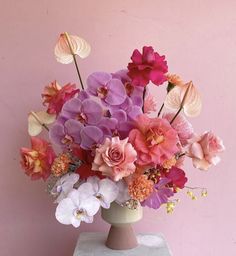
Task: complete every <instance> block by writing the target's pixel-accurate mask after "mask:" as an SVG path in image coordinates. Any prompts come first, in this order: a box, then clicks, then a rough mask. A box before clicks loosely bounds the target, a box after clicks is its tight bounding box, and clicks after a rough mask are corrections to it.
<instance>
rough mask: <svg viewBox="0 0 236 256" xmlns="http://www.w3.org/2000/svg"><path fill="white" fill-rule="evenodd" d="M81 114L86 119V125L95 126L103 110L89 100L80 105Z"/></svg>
mask: <svg viewBox="0 0 236 256" xmlns="http://www.w3.org/2000/svg"><path fill="white" fill-rule="evenodd" d="M82 112H83V113H85V115H86V117H87V118H88V120H87V123H88V124H97V123H98V122H99V121H100V120H101V118H102V113H103V109H102V107H101V105H100V104H98V103H97V102H95V101H94V100H91V99H86V100H84V101H83V103H82Z"/></svg>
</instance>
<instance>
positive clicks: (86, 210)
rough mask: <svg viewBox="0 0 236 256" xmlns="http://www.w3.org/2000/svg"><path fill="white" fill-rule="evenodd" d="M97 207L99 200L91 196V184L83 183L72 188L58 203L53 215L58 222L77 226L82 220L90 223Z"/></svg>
mask: <svg viewBox="0 0 236 256" xmlns="http://www.w3.org/2000/svg"><path fill="white" fill-rule="evenodd" d="M99 207H100V203H99V200H98V199H97V198H96V197H94V196H93V187H92V185H91V184H90V183H84V184H82V185H81V186H80V187H79V188H78V189H77V190H76V189H73V190H72V191H71V192H70V193H69V194H68V196H67V198H65V199H63V200H62V201H61V202H60V203H59V204H58V206H57V209H56V213H55V216H56V219H57V220H58V221H59V222H60V223H62V224H65V225H70V224H72V225H73V226H74V227H75V228H77V227H79V226H80V224H81V222H82V221H84V222H86V223H92V222H93V216H94V215H95V214H96V213H97V212H98V210H99Z"/></svg>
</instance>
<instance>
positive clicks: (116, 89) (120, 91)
mask: <svg viewBox="0 0 236 256" xmlns="http://www.w3.org/2000/svg"><path fill="white" fill-rule="evenodd" d="M107 87H108V89H109V90H108V94H107V96H106V98H105V102H106V103H108V104H109V105H120V104H122V103H123V102H124V101H125V99H126V92H125V88H124V85H123V84H122V82H121V81H120V80H118V79H112V80H111V81H109V82H108V84H107Z"/></svg>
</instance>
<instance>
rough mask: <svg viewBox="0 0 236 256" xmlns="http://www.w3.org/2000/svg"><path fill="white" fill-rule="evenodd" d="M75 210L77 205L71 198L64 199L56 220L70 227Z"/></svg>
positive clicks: (57, 209) (59, 206) (60, 204)
mask: <svg viewBox="0 0 236 256" xmlns="http://www.w3.org/2000/svg"><path fill="white" fill-rule="evenodd" d="M74 208H75V205H74V203H73V201H72V200H71V199H70V198H65V199H63V200H62V201H61V202H60V203H59V204H58V206H57V208H56V213H55V216H56V219H57V220H58V221H59V222H60V223H62V224H65V225H70V224H71V220H72V218H73V209H74Z"/></svg>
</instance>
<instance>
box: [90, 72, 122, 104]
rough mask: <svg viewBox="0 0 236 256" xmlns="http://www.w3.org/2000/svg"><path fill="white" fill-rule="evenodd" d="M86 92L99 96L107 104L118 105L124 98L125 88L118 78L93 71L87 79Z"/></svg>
mask: <svg viewBox="0 0 236 256" xmlns="http://www.w3.org/2000/svg"><path fill="white" fill-rule="evenodd" d="M87 86H88V89H87V92H88V93H89V94H91V95H94V96H97V97H99V98H100V99H101V100H102V101H103V102H104V103H106V104H108V105H120V104H122V103H123V102H124V100H125V98H126V93H125V88H124V85H123V84H122V82H121V81H120V80H119V79H116V78H112V75H111V74H109V73H105V72H95V73H93V74H91V75H90V76H89V77H88V79H87Z"/></svg>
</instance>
